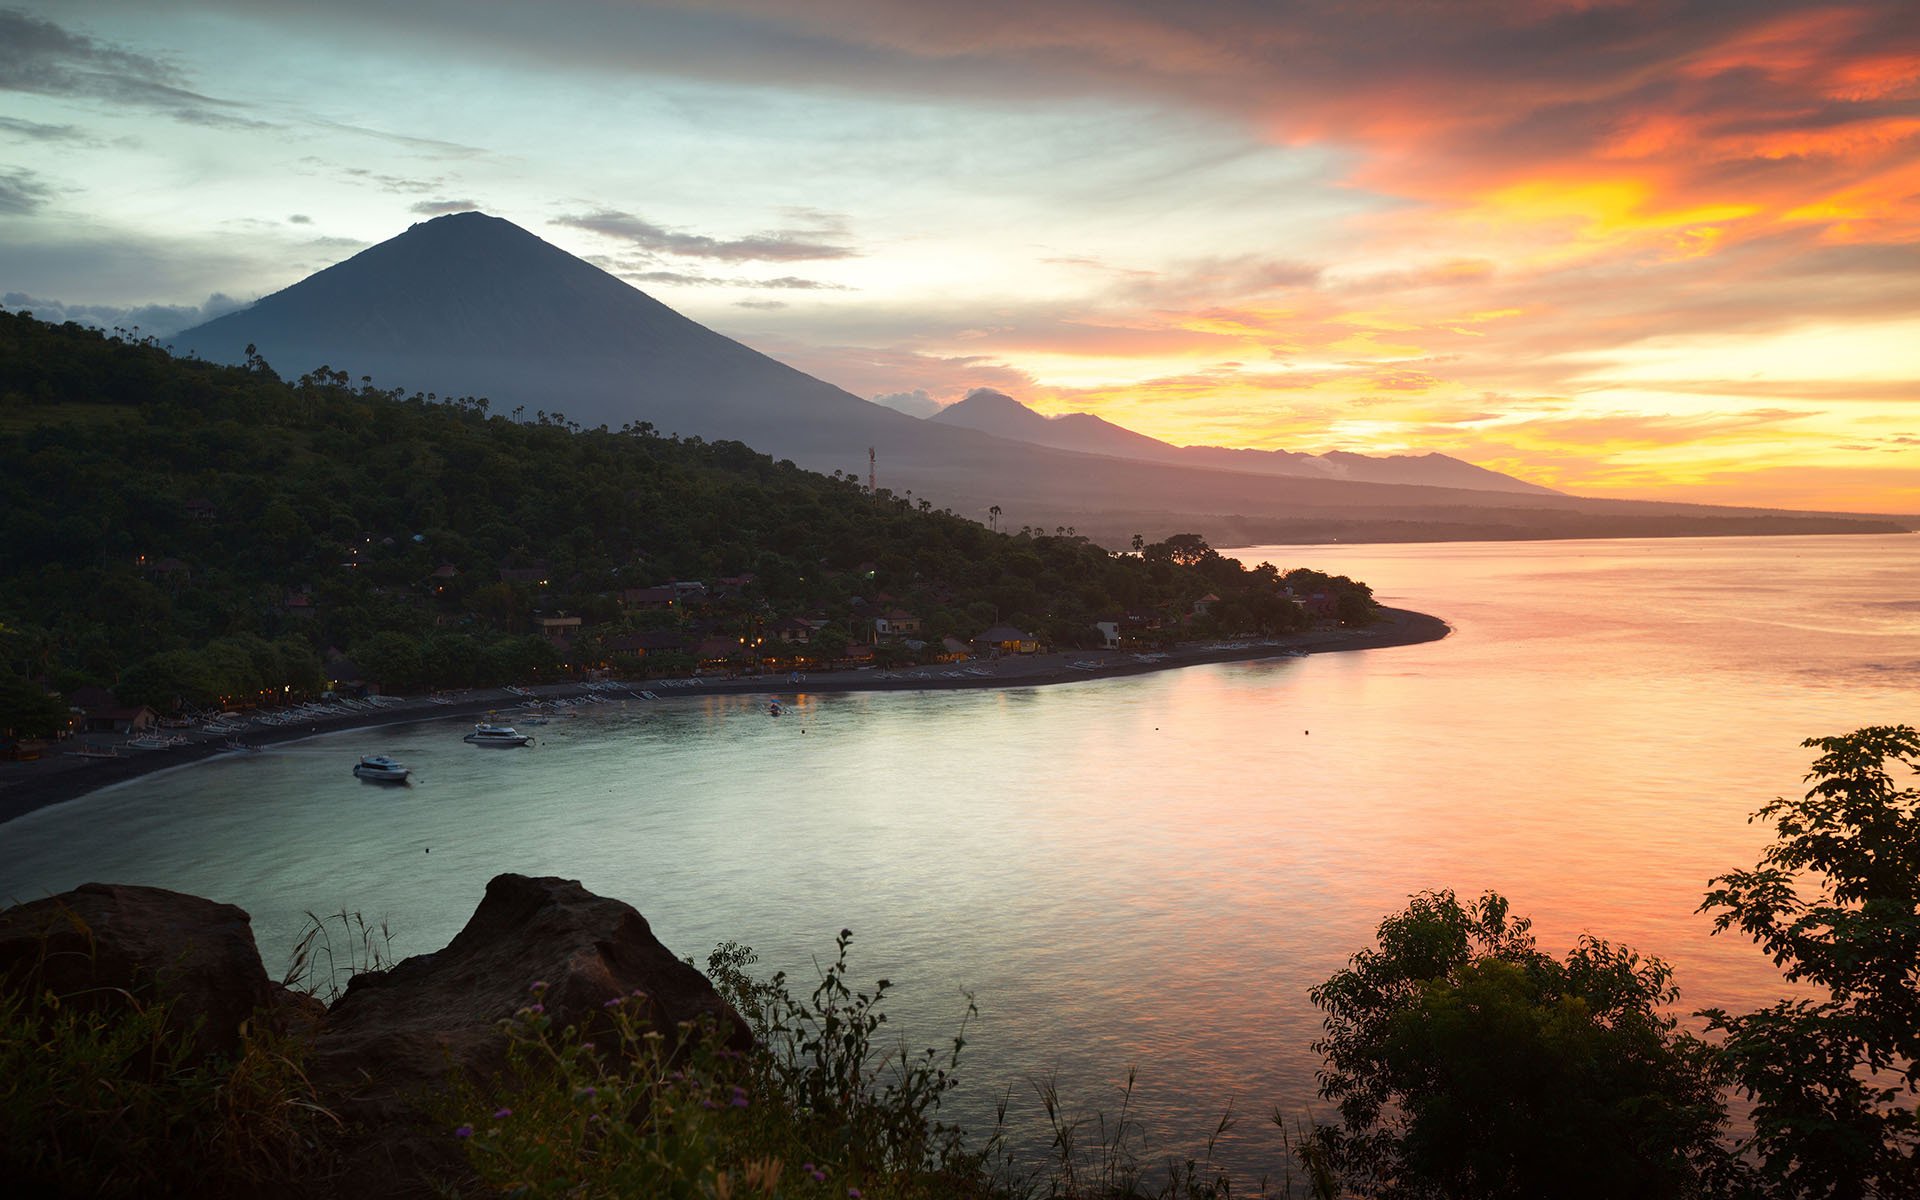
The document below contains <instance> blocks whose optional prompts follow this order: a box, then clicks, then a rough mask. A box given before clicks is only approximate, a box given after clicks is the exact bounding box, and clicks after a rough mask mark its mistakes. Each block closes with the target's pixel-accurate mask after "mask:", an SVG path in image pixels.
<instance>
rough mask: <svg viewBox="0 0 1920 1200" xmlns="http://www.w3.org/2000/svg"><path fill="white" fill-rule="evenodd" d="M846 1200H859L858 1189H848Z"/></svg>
mask: <svg viewBox="0 0 1920 1200" xmlns="http://www.w3.org/2000/svg"><path fill="white" fill-rule="evenodd" d="M847 1200H860V1189H859V1188H848V1189H847Z"/></svg>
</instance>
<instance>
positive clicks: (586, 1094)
mask: <svg viewBox="0 0 1920 1200" xmlns="http://www.w3.org/2000/svg"><path fill="white" fill-rule="evenodd" d="M599 1094H600V1092H599V1089H597V1088H592V1087H583V1088H581V1089H580V1090H579V1091H577V1092H575V1093H574V1095H576V1096H578V1097H580V1098H581V1099H582V1100H591V1099H593V1098H594V1097H595V1096H598V1095H599Z"/></svg>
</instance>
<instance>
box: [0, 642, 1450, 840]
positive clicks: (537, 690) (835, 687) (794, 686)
mask: <svg viewBox="0 0 1920 1200" xmlns="http://www.w3.org/2000/svg"><path fill="white" fill-rule="evenodd" d="M1380 611H1381V619H1380V620H1379V621H1377V622H1376V623H1374V624H1372V625H1369V626H1367V627H1366V628H1364V629H1326V630H1315V631H1313V632H1310V633H1303V634H1296V635H1294V636H1291V637H1284V638H1273V639H1268V640H1262V641H1239V642H1219V643H1208V644H1205V645H1189V646H1179V647H1175V648H1174V649H1171V650H1167V651H1162V652H1158V653H1155V654H1146V655H1143V654H1136V653H1135V652H1133V651H1124V650H1067V651H1059V652H1055V653H1049V654H1035V655H1024V656H1017V657H1009V658H998V659H987V660H979V661H974V662H969V663H966V664H965V665H964V666H963V667H960V668H957V669H956V668H953V667H940V666H933V667H909V668H904V669H901V670H897V671H882V670H877V669H871V668H868V669H858V670H851V671H826V672H810V673H808V675H807V677H806V679H805V680H804V681H802V682H799V683H792V682H789V681H788V679H787V677H786V676H785V675H780V674H768V675H750V676H743V677H737V678H723V677H718V676H714V677H707V678H699V677H696V678H693V679H684V680H671V681H668V680H636V681H632V682H621V683H616V684H614V685H612V686H610V687H608V686H605V685H602V686H601V687H596V688H590V687H587V686H586V685H584V684H581V683H555V684H541V685H538V686H535V687H532V688H523V689H521V691H520V692H518V693H516V692H510V691H508V690H507V689H505V688H475V689H471V690H468V691H463V692H457V693H452V694H443V695H441V696H439V697H438V698H436V699H434V700H428V699H426V698H424V697H420V698H413V697H409V698H407V699H405V700H404V701H402V702H400V703H396V704H393V705H390V706H388V707H385V708H381V709H377V710H368V711H361V712H353V713H346V714H342V715H340V716H334V717H324V718H320V719H318V720H315V721H313V722H311V723H308V724H301V725H297V726H284V725H283V726H269V727H266V728H260V729H250V730H248V731H246V733H244V734H243V735H241V740H242V741H244V742H245V743H246V744H247V745H249V746H253V747H259V748H265V747H267V746H275V745H283V744H286V743H288V742H296V741H301V740H304V739H306V738H310V737H317V736H319V735H321V734H328V733H345V732H348V731H351V730H354V729H369V728H374V727H377V726H382V725H402V724H408V723H411V722H416V721H438V720H447V719H452V718H460V717H480V716H485V715H486V714H488V713H492V712H503V711H505V710H511V709H513V708H517V707H519V706H520V705H522V704H525V703H527V701H528V700H530V699H538V700H558V699H573V698H577V697H584V696H590V695H595V694H608V695H618V696H620V697H621V698H622V699H625V698H627V697H628V696H636V697H637V696H638V694H639V693H642V692H651V693H653V694H654V696H655V697H656V698H657V699H659V700H669V699H674V698H678V697H685V696H713V695H755V694H758V695H767V694H777V695H786V694H792V693H805V692H813V693H834V692H900V691H956V690H960V689H963V688H1016V687H1044V686H1047V685H1050V684H1058V683H1079V682H1083V681H1086V680H1089V679H1113V678H1119V677H1122V676H1127V675H1145V674H1148V673H1150V672H1155V671H1168V670H1174V669H1177V668H1180V667H1190V666H1199V665H1202V664H1206V663H1223V662H1255V661H1259V660H1261V659H1271V658H1290V657H1296V656H1298V655H1301V654H1328V653H1338V652H1343V651H1349V650H1377V649H1384V648H1387V647H1390V646H1412V645H1418V644H1420V643H1422V642H1433V641H1438V640H1440V639H1441V638H1444V637H1446V636H1447V635H1448V634H1449V633H1451V632H1452V628H1451V627H1450V626H1449V625H1447V623H1446V622H1445V621H1442V620H1441V619H1439V618H1438V617H1434V616H1430V615H1428V614H1426V613H1419V612H1413V611H1411V610H1409V609H1399V608H1382V609H1381V610H1380ZM194 736H195V737H196V740H195V741H194V742H193V743H192V744H189V745H185V746H175V747H173V748H171V749H166V750H133V751H129V752H124V753H123V754H122V755H121V756H120V757H117V758H87V757H82V756H80V755H76V754H70V753H65V752H62V751H59V750H56V751H55V752H54V753H52V754H49V755H48V756H47V757H45V758H43V759H40V760H39V761H37V762H28V763H0V824H5V823H6V822H8V821H11V820H13V819H14V818H16V817H22V816H25V815H27V814H28V813H31V812H37V811H39V810H40V809H43V808H47V807H49V806H51V805H55V804H59V803H62V802H63V801H67V800H73V799H77V798H79V797H81V796H84V795H87V794H89V793H91V792H95V791H99V790H100V789H102V788H107V787H112V786H114V785H115V784H120V783H125V782H128V781H129V780H133V779H138V778H141V777H143V776H146V775H152V774H155V773H157V772H160V771H167V770H173V769H177V768H179V767H183V766H189V765H191V764H193V763H196V762H200V761H203V760H205V759H209V758H213V757H216V756H218V755H221V754H224V753H228V751H227V750H226V748H225V745H224V742H225V739H223V738H221V737H220V736H218V735H214V734H198V735H194ZM120 740H122V741H124V739H120ZM69 744H70V743H69Z"/></svg>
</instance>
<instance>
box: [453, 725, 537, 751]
mask: <svg viewBox="0 0 1920 1200" xmlns="http://www.w3.org/2000/svg"><path fill="white" fill-rule="evenodd" d="M462 740H463V741H468V742H472V743H473V744H474V745H476V746H524V745H526V744H527V743H528V742H530V741H532V740H533V738H531V737H529V736H528V735H527V734H524V733H515V732H514V730H513V726H511V725H475V726H474V727H473V732H472V733H470V734H468V735H467V736H466V737H465V738H463V739H462Z"/></svg>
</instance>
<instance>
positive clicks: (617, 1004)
mask: <svg viewBox="0 0 1920 1200" xmlns="http://www.w3.org/2000/svg"><path fill="white" fill-rule="evenodd" d="M620 1004H621V998H620V997H619V996H615V997H614V998H613V999H611V1000H609V1001H607V1002H606V1003H605V1004H602V1005H601V1006H600V1007H601V1008H619V1007H620Z"/></svg>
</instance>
